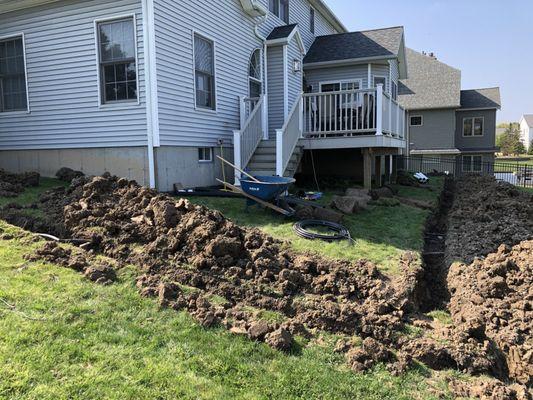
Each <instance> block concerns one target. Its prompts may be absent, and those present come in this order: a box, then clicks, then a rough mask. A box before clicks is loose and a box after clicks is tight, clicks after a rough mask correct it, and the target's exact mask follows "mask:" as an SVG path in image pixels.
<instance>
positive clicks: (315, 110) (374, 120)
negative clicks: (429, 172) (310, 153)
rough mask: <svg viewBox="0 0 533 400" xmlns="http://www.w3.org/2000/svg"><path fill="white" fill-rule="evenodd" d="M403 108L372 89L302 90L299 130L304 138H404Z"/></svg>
mask: <svg viewBox="0 0 533 400" xmlns="http://www.w3.org/2000/svg"><path fill="white" fill-rule="evenodd" d="M405 121H406V114H405V110H404V109H403V108H402V107H401V106H400V105H399V104H398V102H396V101H395V100H393V99H392V98H391V97H390V96H389V95H388V94H387V93H384V92H383V86H382V85H378V87H377V88H376V89H361V90H343V91H338V92H325V93H305V94H304V95H303V124H304V127H303V130H304V136H305V137H308V138H327V137H339V136H358V135H382V134H385V135H390V136H394V137H398V138H403V137H405V130H406V128H405Z"/></svg>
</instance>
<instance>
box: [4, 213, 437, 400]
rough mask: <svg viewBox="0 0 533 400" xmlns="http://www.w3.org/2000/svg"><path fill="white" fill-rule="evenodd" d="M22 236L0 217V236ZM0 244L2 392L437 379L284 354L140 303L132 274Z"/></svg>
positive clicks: (123, 392)
mask: <svg viewBox="0 0 533 400" xmlns="http://www.w3.org/2000/svg"><path fill="white" fill-rule="evenodd" d="M2 230H3V231H4V232H6V233H10V234H14V235H15V236H18V235H17V234H18V233H20V231H19V230H18V229H17V228H13V227H10V226H8V225H7V224H5V223H4V222H2V221H0V232H1V231H2ZM34 246H36V244H30V241H28V240H27V239H26V238H24V237H22V238H17V239H13V240H10V241H6V240H0V299H1V300H2V301H0V337H1V338H2V340H0V377H1V378H0V399H21V400H26V399H38V400H48V399H54V400H56V399H84V400H86V399H121V400H122V399H135V400H137V399H139V400H142V399H432V398H442V397H438V395H437V394H432V393H433V392H432V393H430V392H429V387H428V385H429V384H430V383H429V382H431V385H433V386H434V387H437V388H440V390H443V391H444V393H446V389H445V384H444V383H443V380H441V379H437V378H436V377H432V378H430V379H429V380H428V379H426V377H425V376H424V375H423V374H422V373H421V372H417V371H413V372H410V373H408V374H406V375H404V376H401V377H393V376H391V375H390V374H389V373H388V372H386V370H385V369H384V368H383V367H378V368H376V369H375V370H374V371H372V372H370V373H368V374H364V375H362V374H355V373H353V372H351V371H349V370H348V369H347V368H346V367H345V366H344V363H343V359H342V357H341V356H339V355H337V354H335V353H334V352H333V351H332V349H331V347H332V346H331V345H328V346H326V345H322V346H319V345H309V346H304V347H303V348H302V349H301V351H300V352H298V353H295V354H289V355H287V354H282V353H280V352H276V351H274V350H271V349H269V348H268V347H267V346H266V345H263V344H257V343H253V342H251V341H249V340H247V339H246V338H244V337H237V336H232V335H231V334H229V333H227V332H225V331H223V330H222V329H210V330H206V329H203V328H202V327H200V326H198V325H197V324H195V323H194V322H193V321H192V320H191V318H190V317H189V316H188V315H187V314H185V313H177V312H174V311H172V310H160V309H159V308H158V307H157V305H156V303H155V301H153V300H150V299H143V298H141V297H140V296H139V295H138V293H137V290H136V288H135V287H134V283H133V282H134V279H133V276H134V271H133V270H132V269H131V268H126V269H124V270H122V271H120V273H119V278H120V279H119V282H118V283H116V284H115V285H112V286H106V287H104V286H99V285H95V284H93V283H90V282H88V281H86V280H85V279H84V278H83V277H82V276H81V275H80V274H78V273H76V272H74V271H71V270H67V269H64V268H60V267H58V266H55V265H48V264H41V263H28V262H25V261H24V260H23V255H24V254H26V253H28V252H30V251H31V249H32V247H34Z"/></svg>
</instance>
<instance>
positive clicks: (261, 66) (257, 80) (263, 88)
mask: <svg viewBox="0 0 533 400" xmlns="http://www.w3.org/2000/svg"><path fill="white" fill-rule="evenodd" d="M256 51H259V74H260V76H261V79H257V78H254V77H253V76H250V71H249V69H250V64H251V63H252V58H253V56H254V54H255V52H256ZM263 74H264V72H263V49H261V48H260V47H257V48H255V49H254V50H253V51H252V54H251V55H250V59H249V60H248V97H252V94H251V93H250V80H253V81H255V82H256V83H260V84H261V94H263V93H264V91H265V87H264V82H263ZM194 93H195V94H196V90H195V91H194ZM215 99H216V96H215ZM194 104H196V101H195V102H194Z"/></svg>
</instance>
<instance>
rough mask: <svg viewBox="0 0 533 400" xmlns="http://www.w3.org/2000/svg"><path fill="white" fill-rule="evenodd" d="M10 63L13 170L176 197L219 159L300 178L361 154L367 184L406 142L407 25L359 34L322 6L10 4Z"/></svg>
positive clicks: (234, 1)
mask: <svg viewBox="0 0 533 400" xmlns="http://www.w3.org/2000/svg"><path fill="white" fill-rule="evenodd" d="M0 66H2V68H0V83H1V85H0V88H1V89H0V90H1V91H2V93H0V98H1V99H2V100H1V101H0V168H5V169H9V170H14V171H22V170H38V171H39V172H41V173H42V174H43V175H45V176H53V175H54V173H55V172H56V170H57V169H59V168H60V167H62V166H67V167H71V168H75V169H79V170H82V171H84V172H85V173H87V174H100V173H103V172H104V171H109V172H111V173H113V174H117V175H119V176H124V177H128V178H130V179H136V180H138V181H139V182H140V183H142V184H145V185H150V186H153V187H157V188H158V189H160V190H171V189H172V186H173V184H175V183H181V184H182V185H183V186H207V185H213V184H216V183H217V182H216V178H221V177H222V176H223V171H222V168H221V164H220V162H218V160H216V158H215V156H216V155H218V154H220V153H222V154H223V155H224V156H225V157H226V158H229V159H231V160H234V162H235V163H236V164H237V165H239V166H241V167H242V168H247V169H248V170H249V171H252V172H256V173H264V174H279V175H282V174H283V175H291V174H294V172H295V171H296V168H297V167H298V165H299V161H300V159H301V156H302V154H303V152H305V151H306V150H308V149H311V148H312V149H317V151H320V150H327V149H329V150H332V149H351V150H354V151H357V152H358V154H360V155H361V157H362V160H364V171H365V173H364V180H365V184H366V185H367V186H368V185H370V180H371V178H372V173H374V175H376V176H377V177H379V176H381V168H383V167H384V165H385V162H384V160H385V157H386V158H387V161H388V162H387V165H390V164H391V163H392V156H393V155H396V154H400V153H401V152H402V149H403V148H405V140H404V136H405V126H406V124H405V121H406V114H405V112H404V110H403V109H402V108H401V107H400V106H399V105H398V104H397V102H396V101H395V99H396V97H397V93H398V84H399V79H405V78H407V65H406V59H405V43H404V35H403V29H402V28H391V29H383V30H376V31H367V32H356V33H348V32H347V31H346V28H345V27H344V26H343V25H342V23H341V22H340V21H339V19H338V18H337V17H336V16H335V15H334V14H333V13H332V12H331V11H330V9H329V8H328V7H327V6H326V5H325V4H324V2H323V1H322V0H268V1H267V0H226V1H212V0H194V1H193V0H184V1H179V2H178V1H171V0H117V1H113V2H109V1H106V0H84V1H82V0H4V1H0ZM304 73H305V76H306V79H305V81H304ZM304 82H305V85H306V86H305V87H306V88H307V89H308V90H306V91H307V92H309V93H305V94H303V93H302V91H303V90H302V89H303V87H304ZM361 168H362V165H361ZM226 176H227V175H226ZM238 178H239V176H238V174H237V176H236V179H237V181H238Z"/></svg>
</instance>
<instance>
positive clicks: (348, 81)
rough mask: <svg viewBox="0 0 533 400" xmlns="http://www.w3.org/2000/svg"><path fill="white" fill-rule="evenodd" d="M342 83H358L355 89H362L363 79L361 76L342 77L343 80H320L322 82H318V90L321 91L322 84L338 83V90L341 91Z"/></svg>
mask: <svg viewBox="0 0 533 400" xmlns="http://www.w3.org/2000/svg"><path fill="white" fill-rule="evenodd" d="M344 83H359V89H356V90H361V89H363V80H362V79H361V78H358V79H344V80H337V81H322V82H319V91H320V92H321V93H322V86H324V85H335V84H338V85H339V88H340V90H341V91H342V85H343V84H344Z"/></svg>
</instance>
